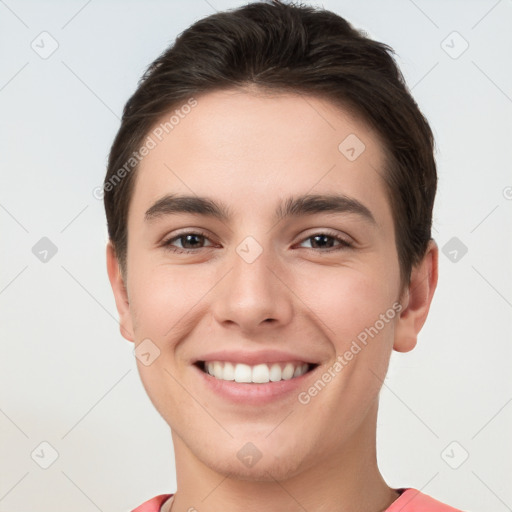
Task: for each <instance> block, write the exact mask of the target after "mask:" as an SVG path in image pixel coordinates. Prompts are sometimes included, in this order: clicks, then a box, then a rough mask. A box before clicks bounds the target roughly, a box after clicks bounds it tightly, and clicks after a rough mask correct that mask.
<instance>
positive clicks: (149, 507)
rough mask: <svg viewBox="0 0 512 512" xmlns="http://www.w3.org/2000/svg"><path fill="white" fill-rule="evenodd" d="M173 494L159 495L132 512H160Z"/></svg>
mask: <svg viewBox="0 0 512 512" xmlns="http://www.w3.org/2000/svg"><path fill="white" fill-rule="evenodd" d="M171 496H173V495H172V494H159V495H158V496H155V497H154V498H151V499H150V500H148V501H145V502H144V503H143V504H142V505H139V506H138V507H137V508H135V509H133V510H132V512H160V508H161V506H162V505H163V504H164V503H165V502H166V501H167V500H168V499H169V498H170V497H171Z"/></svg>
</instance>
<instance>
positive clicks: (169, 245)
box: [162, 231, 354, 254]
mask: <svg viewBox="0 0 512 512" xmlns="http://www.w3.org/2000/svg"><path fill="white" fill-rule="evenodd" d="M187 235H194V236H200V237H203V238H205V239H207V240H209V239H208V236H207V235H206V233H203V232H201V231H186V232H184V233H180V234H179V235H177V236H174V237H172V238H169V239H168V240H165V241H164V242H162V246H163V247H165V248H166V249H167V250H169V251H171V252H174V253H176V254H191V253H196V252H198V250H200V249H207V248H208V247H211V246H207V247H199V248H197V249H181V248H179V247H174V246H173V245H172V243H173V242H175V241H176V240H179V239H180V238H185V237H186V236H187ZM317 236H324V237H326V238H332V239H333V240H335V241H337V242H339V245H338V246H335V247H330V248H328V249H324V250H322V249H317V248H314V247H305V249H311V250H313V251H317V252H320V253H326V252H328V253H329V252H334V251H339V250H343V249H350V248H353V247H354V245H353V244H352V243H350V242H348V241H347V240H345V239H344V238H342V237H340V236H339V235H335V234H333V233H330V232H329V231H319V232H318V233H314V234H312V235H310V236H308V237H306V238H304V239H302V241H301V242H300V243H303V242H305V241H306V240H309V239H311V238H315V237H317Z"/></svg>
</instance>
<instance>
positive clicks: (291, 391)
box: [109, 91, 422, 480]
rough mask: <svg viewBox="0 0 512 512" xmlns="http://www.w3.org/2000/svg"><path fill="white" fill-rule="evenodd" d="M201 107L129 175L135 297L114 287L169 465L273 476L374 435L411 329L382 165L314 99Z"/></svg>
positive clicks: (248, 98) (130, 270) (258, 99)
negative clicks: (404, 324) (390, 375)
mask: <svg viewBox="0 0 512 512" xmlns="http://www.w3.org/2000/svg"><path fill="white" fill-rule="evenodd" d="M196 100H197V105H196V106H195V107H194V108H192V109H191V110H190V112H189V113H188V114H187V115H186V116H183V117H182V118H180V120H179V123H178V124H176V125H174V127H173V129H172V131H170V132H169V134H168V135H167V136H165V137H162V140H161V141H159V140H158V138H156V137H154V136H153V138H154V139H155V141H156V142H157V144H156V147H154V148H153V149H151V151H150V152H149V154H148V155H147V156H146V157H145V158H144V159H143V161H142V162H141V164H140V167H139V170H138V171H137V177H136V183H135V187H134V192H133V196H132V199H131V204H130V210H129V218H128V250H127V278H126V281H125V286H126V293H125V295H124V292H123V287H122V286H121V285H119V281H117V283H118V284H116V278H115V277H114V274H116V267H115V265H116V262H115V258H113V257H112V255H111V256H110V262H109V273H110V277H111V281H112V283H113V286H114V291H115V293H116V301H117V305H118V309H119V312H120V314H121V325H122V332H123V333H124V335H125V337H126V338H127V339H129V340H131V341H134V342H135V344H136V347H137V346H139V344H140V343H145V345H140V347H143V348H144V350H143V352H144V353H146V355H145V356H144V357H145V359H144V357H141V358H140V360H139V359H137V365H138V368H139V372H140V376H141V379H142V382H143V384H144V386H145V389H146V391H147V393H148V395H149V397H150V399H151V400H152V402H153V404H154V405H155V407H156V408H157V410H158V411H159V412H160V414H161V415H162V416H163V418H164V419H165V420H166V421H167V423H168V424H169V425H170V427H171V429H172V435H173V440H174V442H175V449H176V450H177V453H178V448H177V445H179V450H180V454H183V453H187V454H188V456H190V457H191V458H193V459H194V460H196V461H199V462H200V463H202V464H204V465H205V466H207V467H209V468H211V469H213V470H215V471H218V472H220V473H222V474H228V473H230V474H236V475H238V476H239V477H240V478H243V479H259V480H268V479H270V478H276V479H279V478H283V477H284V476H285V475H286V476H290V475H293V474H296V473H297V472H299V471H302V470H305V469H307V468H309V467H311V466H313V465H315V464H320V463H322V461H324V463H325V461H326V460H328V459H329V460H333V456H335V455H336V453H341V451H342V450H346V449H347V446H348V444H349V443H351V442H352V441H354V440H355V439H356V438H357V437H358V436H362V435H366V434H364V433H367V434H368V432H369V431H370V430H371V428H370V427H369V425H370V424H371V421H372V419H371V418H372V417H374V416H373V413H375V412H376V407H377V398H378V392H379V389H380V387H381V381H382V380H383V379H384V376H385V373H386V370H387V366H388V360H389V356H390V353H391V350H392V349H393V345H394V344H395V348H396V344H398V343H399V340H398V338H399V337H400V332H401V331H400V329H399V324H400V322H401V321H402V320H401V317H402V316H404V318H407V314H405V315H404V312H407V309H406V308H407V302H408V295H406V296H405V299H404V297H400V272H399V265H398V256H397V251H396V246H395V233H394V227H393V217H392V213H391V209H390V205H389V201H388V197H387V194H386V189H385V185H384V181H383V178H382V173H383V166H384V158H383V151H382V147H381V145H380V142H379V140H378V138H377V136H376V134H375V133H374V132H372V131H371V130H370V129H369V128H368V127H367V126H366V125H365V124H364V123H362V122H361V121H360V120H358V119H357V118H355V117H353V116H351V115H349V113H348V112H345V111H343V110H340V109H337V108H335V107H334V106H333V105H332V104H330V103H327V102H326V101H324V100H321V99H318V98H314V97H304V96H298V95H297V96H295V95H274V96H268V95H267V96H263V95H262V94H255V93H254V92H249V91H222V92H215V93H209V94H206V95H203V96H199V97H197V98H196ZM168 118H169V116H166V118H165V119H168ZM158 133H160V132H158ZM181 196H187V197H188V199H183V198H182V197H181ZM324 196H325V197H324ZM180 198H181V199H180ZM116 275H117V274H116ZM400 299H402V304H400V303H399V300H400ZM404 300H405V303H404ZM416 323H417V322H416ZM421 323H422V322H421ZM404 339H405V338H404ZM402 348H403V347H402ZM399 349H400V348H399ZM404 350H405V348H404ZM147 354H149V355H147ZM156 356H157V357H156ZM155 357H156V358H155ZM203 361H210V362H211V363H212V364H211V366H212V368H213V369H214V370H212V371H213V372H214V373H215V375H209V374H207V373H205V371H203V369H201V368H200V367H202V362H203ZM214 361H217V362H218V363H213V362H214ZM226 362H227V363H232V364H231V366H230V365H229V364H225V363H226ZM237 363H243V365H237ZM266 363H268V364H266ZM290 363H291V364H290ZM305 363H307V364H308V365H307V366H306V364H305ZM276 365H277V366H276ZM278 367H279V371H278ZM297 367H299V369H298V370H297V369H296V368H297ZM265 368H266V369H265ZM286 368H288V369H286ZM306 368H307V369H308V371H307V372H306V373H304V374H302V375H301V374H300V373H301V372H302V371H303V370H304V369H306ZM231 370H232V371H231ZM217 372H222V373H217ZM291 373H293V374H294V375H295V376H294V377H292V378H290V376H291ZM219 377H220V378H219ZM233 377H235V381H233V380H223V379H224V378H226V379H232V378H233ZM251 379H253V380H257V381H258V380H261V382H260V383H253V382H244V381H247V380H251ZM265 380H270V382H267V383H264V382H265ZM237 381H242V382H237ZM368 435H369V434H368ZM372 435H374V432H373V434H372ZM248 443H250V444H248ZM251 456H256V458H258V457H260V456H261V458H260V459H259V460H258V461H257V463H256V464H254V465H252V463H251V462H249V461H250V457H251Z"/></svg>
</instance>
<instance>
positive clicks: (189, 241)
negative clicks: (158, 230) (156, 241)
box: [162, 231, 213, 253]
mask: <svg viewBox="0 0 512 512" xmlns="http://www.w3.org/2000/svg"><path fill="white" fill-rule="evenodd" d="M205 241H209V238H207V237H206V235H205V233H202V232H195V231H187V232H185V233H180V234H179V235H177V236H174V237H172V238H169V239H167V240H164V241H163V242H162V246H163V247H165V248H166V249H169V250H170V251H172V252H175V253H193V252H197V250H198V249H203V248H205V247H211V246H213V244H210V245H206V246H205V245H204V243H205ZM175 243H179V244H180V245H181V247H179V246H178V247H176V246H175V245H174V244H175Z"/></svg>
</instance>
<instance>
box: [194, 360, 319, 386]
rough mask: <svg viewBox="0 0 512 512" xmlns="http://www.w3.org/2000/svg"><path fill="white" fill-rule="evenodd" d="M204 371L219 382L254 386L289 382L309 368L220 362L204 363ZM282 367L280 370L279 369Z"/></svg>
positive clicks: (302, 365) (305, 366) (303, 366)
mask: <svg viewBox="0 0 512 512" xmlns="http://www.w3.org/2000/svg"><path fill="white" fill-rule="evenodd" d="M204 367H205V371H206V372H207V373H209V374H210V375H212V376H213V377H215V378H216V379H220V380H234V381H235V382H246V383H250V382H252V383H255V384H266V383H267V382H278V381H280V380H289V379H293V378H295V377H300V376H301V375H304V374H305V373H306V372H307V371H308V368H309V365H308V363H304V364H298V365H294V364H293V363H286V364H285V365H284V366H283V367H282V365H281V364H279V363H273V364H272V365H268V364H257V365H255V366H249V365H248V364H242V363H238V364H233V363H230V362H222V361H208V362H206V363H205V366H204ZM281 367H282V368H281Z"/></svg>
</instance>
